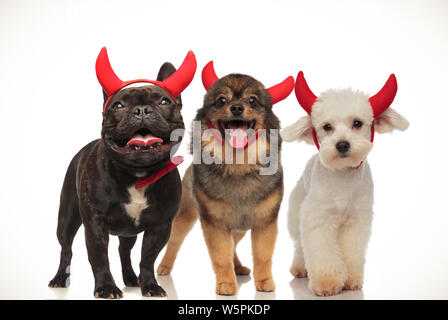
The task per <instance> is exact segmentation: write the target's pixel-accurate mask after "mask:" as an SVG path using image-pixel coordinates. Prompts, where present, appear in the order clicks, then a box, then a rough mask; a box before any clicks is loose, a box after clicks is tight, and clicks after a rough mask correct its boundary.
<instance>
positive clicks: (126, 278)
mask: <svg viewBox="0 0 448 320" xmlns="http://www.w3.org/2000/svg"><path fill="white" fill-rule="evenodd" d="M123 282H124V285H125V286H126V287H140V281H139V280H138V278H137V276H136V275H135V273H134V274H126V275H123Z"/></svg>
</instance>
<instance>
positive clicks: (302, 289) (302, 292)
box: [289, 278, 364, 300]
mask: <svg viewBox="0 0 448 320" xmlns="http://www.w3.org/2000/svg"><path fill="white" fill-rule="evenodd" d="M308 281H309V280H308V278H294V279H292V280H291V281H290V282H289V286H290V287H291V290H292V293H293V296H294V299H295V300H364V293H363V291H362V290H343V291H342V292H341V293H340V294H337V295H335V296H329V297H319V296H316V295H314V294H313V293H312V292H311V290H310V289H309V288H308Z"/></svg>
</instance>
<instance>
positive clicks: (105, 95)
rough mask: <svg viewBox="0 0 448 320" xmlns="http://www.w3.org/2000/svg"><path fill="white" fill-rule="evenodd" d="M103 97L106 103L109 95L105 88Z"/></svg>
mask: <svg viewBox="0 0 448 320" xmlns="http://www.w3.org/2000/svg"><path fill="white" fill-rule="evenodd" d="M103 98H104V103H106V101H107V99H109V96H108V95H107V93H106V91H104V90H103Z"/></svg>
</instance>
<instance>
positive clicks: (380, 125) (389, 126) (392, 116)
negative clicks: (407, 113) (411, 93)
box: [375, 108, 409, 133]
mask: <svg viewBox="0 0 448 320" xmlns="http://www.w3.org/2000/svg"><path fill="white" fill-rule="evenodd" d="M408 127H409V121H408V120H406V118H405V117H403V116H402V115H401V114H399V113H398V112H397V111H395V110H394V109H392V108H388V109H387V110H386V111H384V112H383V113H382V114H381V115H379V116H378V117H377V118H376V119H375V131H376V132H378V133H386V132H392V131H393V130H400V131H404V130H406V129H407V128H408Z"/></svg>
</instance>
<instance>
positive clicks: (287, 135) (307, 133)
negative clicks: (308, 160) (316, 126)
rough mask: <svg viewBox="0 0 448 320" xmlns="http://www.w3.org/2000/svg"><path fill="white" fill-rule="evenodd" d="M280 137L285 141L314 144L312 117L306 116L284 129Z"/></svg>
mask: <svg viewBox="0 0 448 320" xmlns="http://www.w3.org/2000/svg"><path fill="white" fill-rule="evenodd" d="M280 135H281V136H282V138H283V140H285V141H294V140H298V141H305V142H306V143H309V144H314V141H313V124H312V122H311V117H310V116H305V117H302V118H300V119H299V120H297V121H296V122H295V123H293V124H292V125H290V126H288V127H286V128H284V129H283V130H282V131H281V132H280Z"/></svg>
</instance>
